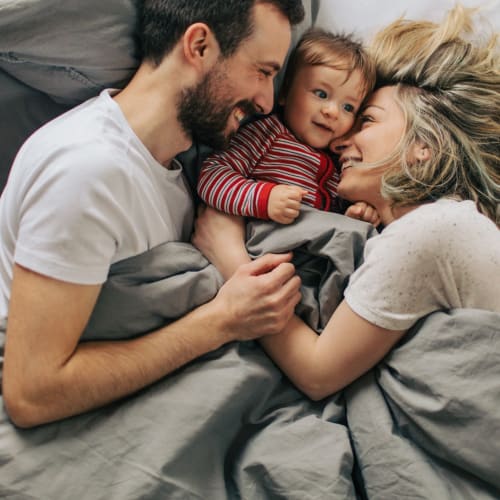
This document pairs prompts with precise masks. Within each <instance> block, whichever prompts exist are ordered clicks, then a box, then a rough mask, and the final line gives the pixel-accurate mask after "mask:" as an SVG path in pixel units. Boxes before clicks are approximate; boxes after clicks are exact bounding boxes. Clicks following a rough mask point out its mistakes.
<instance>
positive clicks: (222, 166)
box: [198, 118, 276, 219]
mask: <svg viewBox="0 0 500 500" xmlns="http://www.w3.org/2000/svg"><path fill="white" fill-rule="evenodd" d="M269 121H270V119H269V118H268V119H263V120H258V121H256V122H253V123H250V124H248V125H246V126H244V127H243V128H242V129H240V130H239V131H238V133H237V134H236V135H235V136H234V137H233V139H232V140H231V144H230V146H229V148H228V149H227V150H226V151H223V152H220V153H215V154H212V155H210V156H209V157H208V158H207V159H206V160H205V161H204V163H203V166H202V169H201V172H200V176H199V179H198V193H199V195H200V197H201V199H202V200H203V201H204V202H205V203H206V204H207V205H209V206H211V207H214V208H217V209H218V210H220V211H223V212H226V213H228V214H232V215H243V216H249V217H257V218H261V219H268V218H269V215H268V212H267V209H268V199H269V195H270V193H271V190H272V189H273V187H274V186H275V185H276V184H275V183H273V182H265V181H256V180H255V179H253V178H252V176H253V171H254V169H255V166H256V165H257V164H258V162H259V160H260V159H261V158H262V157H263V156H264V155H265V154H267V151H268V150H269V148H270V147H271V145H272V140H273V129H272V126H271V125H268V123H269ZM271 124H272V122H271Z"/></svg>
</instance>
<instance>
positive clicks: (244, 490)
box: [0, 210, 500, 500]
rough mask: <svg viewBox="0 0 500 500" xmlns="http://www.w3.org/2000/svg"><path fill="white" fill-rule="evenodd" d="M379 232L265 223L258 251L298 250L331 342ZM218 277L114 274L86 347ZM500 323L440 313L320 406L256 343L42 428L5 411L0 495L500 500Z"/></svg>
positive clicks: (322, 223)
mask: <svg viewBox="0 0 500 500" xmlns="http://www.w3.org/2000/svg"><path fill="white" fill-rule="evenodd" d="M373 235H374V232H373V230H372V229H370V226H368V225H366V224H363V223H360V222H357V221H353V220H351V219H348V218H345V217H343V216H339V215H335V214H326V213H323V212H316V211H313V210H310V211H309V210H308V211H305V213H304V214H303V215H301V218H300V220H299V221H298V222H297V223H296V224H294V225H293V226H280V227H278V226H275V225H273V224H269V223H262V222H259V223H254V224H251V225H249V229H248V236H249V241H248V248H249V251H250V252H251V253H252V254H253V255H259V254H260V253H264V252H268V251H283V250H288V249H294V260H295V263H296V265H297V269H298V271H299V273H300V274H301V277H302V280H303V297H304V299H303V302H302V304H301V305H300V307H299V308H298V310H297V311H298V313H299V314H300V315H301V316H302V317H303V318H304V319H305V320H306V321H307V322H308V323H309V324H311V326H312V327H313V328H315V329H316V330H317V331H318V332H320V331H321V329H322V327H323V326H324V324H325V322H326V320H327V319H328V317H329V315H330V314H331V312H332V310H333V309H334V308H335V307H336V305H337V304H338V302H339V300H340V299H341V296H342V290H343V289H344V287H345V285H346V282H347V279H348V277H349V275H350V274H351V273H352V271H353V270H354V268H355V267H357V266H358V265H359V263H360V262H361V258H362V249H363V246H364V242H365V241H366V239H367V238H369V237H371V236H373ZM220 284H221V280H220V276H219V275H218V273H217V272H216V271H215V270H214V268H213V266H211V265H209V263H208V262H207V261H206V260H205V259H204V258H203V256H201V255H200V254H199V253H198V252H197V251H196V250H194V249H193V248H192V247H191V246H190V245H188V244H179V243H175V244H166V245H162V246H161V247H157V248H156V249H153V250H152V251H150V252H147V253H145V254H142V255H140V256H137V257H134V258H132V259H128V260H127V261H123V262H120V263H118V264H116V265H115V266H113V268H112V270H111V275H110V279H109V280H108V283H107V285H106V286H105V287H104V288H103V292H102V294H101V296H100V299H99V302H98V306H97V308H96V310H95V312H94V315H93V317H92V319H91V322H90V324H89V327H88V328H87V330H86V332H85V334H84V336H83V339H82V340H83V341H85V340H86V339H91V338H126V337H130V336H134V335H139V334H141V333H143V332H146V331H149V330H151V329H153V328H156V327H157V326H159V325H161V324H164V323H166V322H168V321H171V320H173V319H175V317H177V316H178V315H179V314H180V313H181V312H184V311H187V310H189V309H191V308H193V307H195V306H196V305H198V304H200V303H203V302H205V301H207V300H210V298H211V297H212V296H213V295H214V294H215V293H216V291H217V288H218V287H219V286H220ZM499 316H500V315H499V314H494V313H489V312H486V311H479V310H454V311H444V312H438V313H434V314H431V315H430V316H429V317H427V318H424V319H423V320H422V321H421V322H420V323H419V324H417V325H416V326H415V328H414V329H413V330H412V331H411V332H410V333H409V334H408V335H407V336H405V338H404V340H403V342H401V344H400V345H399V346H397V348H396V349H394V350H393V352H392V353H391V354H390V355H389V356H387V357H386V359H384V361H383V362H381V363H380V364H379V365H378V366H377V367H376V368H375V369H374V370H372V371H371V372H369V373H368V374H366V375H365V376H364V377H362V378H361V379H359V380H358V381H356V382H355V383H353V384H351V386H350V387H348V388H347V389H346V390H345V391H342V392H339V393H338V394H335V395H333V396H331V397H329V398H326V399H324V400H322V401H319V402H312V401H310V400H309V399H307V398H306V397H304V396H303V395H302V394H301V393H300V392H299V391H298V390H296V389H295V388H294V387H293V386H292V385H291V384H290V382H289V381H288V380H287V379H286V377H284V376H283V374H282V373H281V372H280V370H278V369H277V368H276V366H275V365H274V364H273V363H272V362H271V361H270V359H269V358H268V357H267V356H266V355H265V353H264V352H263V351H262V350H261V349H260V347H259V345H258V344H257V343H256V342H240V343H231V344H228V345H226V346H224V347H222V348H221V349H219V350H217V351H214V352H211V353H209V354H207V355H205V356H203V357H202V358H200V359H198V360H196V361H194V362H192V363H190V364H189V365H187V366H185V367H184V368H182V369H180V370H178V371H177V372H175V373H174V374H172V375H170V376H168V377H165V378H164V379H162V380H160V381H159V382H157V383H156V384H154V385H153V386H151V387H149V388H147V389H145V390H143V391H141V392H139V393H137V394H135V395H133V396H131V397H129V398H127V399H125V400H122V401H119V402H117V403H114V404H111V405H108V406H106V407H105V408H102V409H99V410H96V411H92V412H88V413H86V414H83V415H79V416H76V417H72V418H69V419H66V420H64V421H61V422H56V423H53V424H48V425H44V426H40V427H38V428H35V429H30V430H20V429H16V428H15V427H14V426H13V425H12V424H11V423H10V421H9V420H8V417H7V416H6V414H5V412H4V410H3V407H2V409H1V411H0V497H1V498H12V499H32V498H37V499H42V498H43V499H56V500H58V499H69V498H78V499H89V500H96V499H103V500H104V499H106V500H110V499H117V500H118V499H119V500H123V499H139V498H141V499H191V498H193V499H197V498H199V499H214V500H215V499H217V500H223V499H240V498H242V499H297V500H299V499H300V500H306V499H349V498H365V497H366V498H380V499H400V498H426V499H429V498H436V499H448V498H449V499H457V498H471V499H481V498H498V497H499V496H500V481H499V479H498V470H500V460H499V457H500V412H499V408H500V342H499V327H498V325H499V320H500V317H499Z"/></svg>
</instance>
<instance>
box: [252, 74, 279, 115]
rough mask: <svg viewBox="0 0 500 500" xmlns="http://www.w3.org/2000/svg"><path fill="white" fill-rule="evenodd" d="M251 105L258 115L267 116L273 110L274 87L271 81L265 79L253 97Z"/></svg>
mask: <svg viewBox="0 0 500 500" xmlns="http://www.w3.org/2000/svg"><path fill="white" fill-rule="evenodd" d="M253 103H254V105H255V107H256V108H257V110H258V112H259V113H262V114H264V115H267V114H268V113H270V112H271V111H272V110H273V106H274V85H273V81H272V79H270V78H269V79H267V80H266V81H265V82H264V85H263V87H262V88H261V89H260V90H259V92H258V93H257V95H256V96H255V98H254V100H253Z"/></svg>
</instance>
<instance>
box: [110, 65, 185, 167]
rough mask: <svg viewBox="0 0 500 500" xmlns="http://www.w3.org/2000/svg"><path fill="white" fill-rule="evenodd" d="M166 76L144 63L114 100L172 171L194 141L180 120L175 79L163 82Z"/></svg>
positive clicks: (133, 127)
mask: <svg viewBox="0 0 500 500" xmlns="http://www.w3.org/2000/svg"><path fill="white" fill-rule="evenodd" d="M162 73H165V71H164V70H158V68H155V67H153V66H152V65H150V64H147V63H143V64H142V65H141V66H140V67H139V69H138V70H137V73H136V74H135V75H134V77H133V78H132V80H131V81H130V83H129V84H128V85H127V86H126V87H125V88H124V89H123V90H122V91H121V92H119V93H118V94H116V95H115V96H114V99H115V101H116V103H117V104H118V105H119V106H120V108H121V110H122V112H123V114H124V115H125V118H126V119H127V121H128V122H129V124H130V126H131V128H132V130H133V131H134V132H135V134H136V135H137V137H138V138H139V139H140V140H141V142H142V143H143V144H144V145H145V147H146V148H147V149H148V150H149V151H150V152H151V154H152V156H153V157H154V158H155V159H156V160H157V161H158V162H159V163H161V164H162V165H165V166H166V167H167V168H169V166H170V165H171V162H172V159H173V158H174V157H175V156H176V155H178V154H179V153H181V152H182V151H185V150H187V149H189V147H190V146H191V139H190V138H189V137H188V136H187V135H186V133H185V132H184V130H183V128H182V126H181V125H180V123H179V120H178V117H177V101H178V95H179V93H180V89H179V88H178V87H177V86H176V85H175V83H174V82H175V79H172V80H171V82H169V80H163V79H162V78H161V76H162ZM167 82H168V83H167Z"/></svg>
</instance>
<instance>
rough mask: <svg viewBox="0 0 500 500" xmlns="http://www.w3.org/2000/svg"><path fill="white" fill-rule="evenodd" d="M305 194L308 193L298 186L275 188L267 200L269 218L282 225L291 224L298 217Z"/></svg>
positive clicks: (279, 186) (282, 185)
mask: <svg viewBox="0 0 500 500" xmlns="http://www.w3.org/2000/svg"><path fill="white" fill-rule="evenodd" d="M305 194H307V191H306V190H305V189H302V188H300V187H298V186H288V185H286V184H278V185H276V186H274V187H273V189H271V193H270V194H269V200H267V214H268V215H269V218H270V219H271V220H273V221H274V222H279V223H280V224H290V223H291V222H293V221H294V220H295V219H296V218H297V217H298V215H299V213H300V202H301V201H302V198H303V197H304V195H305Z"/></svg>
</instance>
